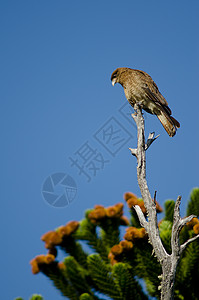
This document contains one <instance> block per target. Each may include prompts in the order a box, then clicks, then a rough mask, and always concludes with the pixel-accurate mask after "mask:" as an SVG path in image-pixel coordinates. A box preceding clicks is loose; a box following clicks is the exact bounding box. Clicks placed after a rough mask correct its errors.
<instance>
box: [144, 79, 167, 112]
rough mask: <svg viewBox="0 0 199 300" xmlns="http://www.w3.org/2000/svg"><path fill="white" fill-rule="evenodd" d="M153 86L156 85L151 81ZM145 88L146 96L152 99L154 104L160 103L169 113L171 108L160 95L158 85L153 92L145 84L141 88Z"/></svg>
mask: <svg viewBox="0 0 199 300" xmlns="http://www.w3.org/2000/svg"><path fill="white" fill-rule="evenodd" d="M153 84H154V86H155V87H157V85H156V84H155V82H153ZM143 89H144V90H145V93H146V94H147V96H148V98H149V99H150V100H152V101H154V102H155V103H156V104H160V105H162V106H163V107H164V109H165V110H166V111H167V113H168V114H169V115H171V110H170V108H169V107H168V103H167V101H166V100H165V98H164V97H163V96H162V94H161V93H160V92H159V90H158V87H157V89H156V90H154V91H153V92H152V91H151V89H150V88H149V87H148V86H147V87H144V88H143Z"/></svg>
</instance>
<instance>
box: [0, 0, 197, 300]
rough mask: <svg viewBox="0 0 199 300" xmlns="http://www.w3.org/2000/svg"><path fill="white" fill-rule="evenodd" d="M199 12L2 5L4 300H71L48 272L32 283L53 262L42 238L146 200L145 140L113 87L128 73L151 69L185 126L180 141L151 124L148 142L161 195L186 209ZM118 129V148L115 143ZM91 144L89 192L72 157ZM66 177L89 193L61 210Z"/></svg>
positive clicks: (150, 4) (191, 7)
mask: <svg viewBox="0 0 199 300" xmlns="http://www.w3.org/2000/svg"><path fill="white" fill-rule="evenodd" d="M160 2H161V3H160ZM198 12H199V3H198V1H196V0H195V1H194V0H193V1H190V2H187V1H124V2H121V1H117V0H115V1H112V0H110V1H104V0H103V1H73V2H72V1H63V0H60V1H50V0H48V1H46V0H43V1H22V0H19V1H1V5H0V31H1V47H0V60H1V70H0V76H1V78H0V81H1V91H0V96H1V118H0V122H1V134H2V136H1V159H2V163H1V184H2V187H1V239H2V243H1V273H2V274H1V298H2V299H4V300H10V299H13V298H15V297H17V296H22V297H24V299H28V297H29V296H30V295H31V294H32V293H41V294H42V295H43V296H44V298H45V300H54V299H56V300H61V299H63V297H61V296H60V295H59V294H58V292H57V291H56V290H55V288H54V287H52V285H51V284H50V283H49V281H48V280H47V279H46V278H45V277H44V276H43V275H41V274H39V275H36V276H33V275H32V274H31V270H30V266H29V261H30V259H31V258H33V257H34V256H35V255H38V254H41V253H46V250H45V249H44V245H43V242H41V241H40V236H41V235H42V234H43V233H45V232H46V231H48V230H51V229H54V228H55V227H57V226H59V225H62V224H65V223H66V222H68V221H69V220H80V219H81V218H82V217H83V213H84V210H85V209H86V208H89V207H93V206H94V205H95V204H104V205H107V206H108V205H113V204H114V203H116V202H121V201H123V193H124V192H126V191H132V192H134V193H136V194H137V195H138V196H140V192H139V188H138V185H137V180H136V160H135V158H134V157H132V156H131V155H130V153H129V150H128V147H135V146H136V138H135V134H136V131H135V128H134V125H133V124H131V123H130V122H129V121H128V120H127V119H125V117H124V115H122V114H121V112H120V111H119V109H120V108H121V107H122V106H123V105H124V104H125V101H126V100H125V96H124V93H123V89H122V88H121V86H119V85H116V86H115V87H114V88H113V87H112V85H111V82H110V76H111V73H112V72H113V70H114V69H116V68H117V67H122V66H127V67H131V68H137V69H141V70H144V71H146V72H148V73H149V74H150V75H151V76H152V78H153V79H154V81H155V82H156V83H157V84H158V86H159V89H160V91H161V92H162V94H163V95H164V96H165V98H166V99H167V101H168V103H169V106H170V107H171V109H172V111H173V115H174V116H175V117H176V118H177V119H178V120H179V121H180V123H181V128H180V129H179V130H178V132H177V135H176V136H175V137H174V138H170V137H169V136H168V135H167V133H166V132H165V131H164V129H163V128H162V126H161V124H160V123H159V121H158V120H157V118H156V117H155V116H150V115H147V116H146V115H145V116H146V132H147V134H148V133H149V132H150V131H156V133H157V134H161V136H160V138H159V140H158V141H157V142H155V143H154V144H153V145H152V147H151V148H150V149H149V150H148V152H147V174H148V175H147V177H148V182H149V186H150V190H151V193H152V194H153V193H154V190H157V191H158V193H157V198H158V201H159V202H160V203H163V202H164V201H165V200H166V199H176V197H177V196H178V195H179V194H181V195H182V197H183V198H182V201H183V202H182V214H183V213H184V212H185V207H186V201H187V199H188V196H189V193H190V191H191V189H192V188H193V187H195V186H198V185H199V182H198V178H199V176H198V168H199V164H198V150H199V139H198V137H199V134H198V130H199V114H198V112H199V100H198V86H199V79H198V78H199V71H198V70H199V58H198V57H199V39H198V28H199V20H198ZM126 108H128V107H126V106H125V107H124V108H122V109H123V110H125V109H126ZM118 126H119V127H118ZM111 128H112V129H113V128H114V130H115V131H116V133H114V134H115V141H116V142H115V143H114V142H113V141H112V144H110V143H109V142H110V141H108V140H106V141H105V138H109V136H108V135H107V136H106V137H104V140H103V133H106V132H107V130H108V129H109V130H111ZM103 130H104V131H103ZM117 133H118V135H117ZM119 135H122V136H120V137H119V138H120V140H119V138H118V136H119ZM103 141H104V145H103ZM86 142H88V143H87V144H85V143H86ZM85 145H87V146H90V147H91V148H92V149H91V150H95V152H93V156H92V157H91V156H89V158H90V165H89V162H88V163H87V162H86V163H85V165H84V167H85V168H84V171H85V172H86V171H87V172H88V173H89V174H90V175H89V176H90V182H89V183H88V182H87V180H89V177H88V176H87V177H86V175H85V174H83V173H81V175H79V171H78V168H77V166H71V160H70V159H69V157H71V158H72V159H73V160H75V159H77V160H78V163H79V164H80V163H81V164H82V162H83V161H82V162H80V150H82V151H83V149H84V147H86V146H85ZM104 146H107V147H108V149H107V147H106V148H105V147H104ZM78 150H79V152H78ZM81 154H82V152H81ZM84 154H85V153H84ZM97 155H98V156H97ZM102 158H103V159H104V160H105V161H106V162H105V163H104V165H103V161H102ZM94 163H95V165H96V164H98V165H97V166H98V169H97V170H94ZM102 168H103V169H102ZM60 172H62V173H67V174H69V175H70V176H71V177H72V178H73V179H74V180H75V182H76V185H77V195H76V197H75V199H74V201H73V202H72V203H70V204H69V205H67V206H65V207H62V208H55V207H53V206H51V205H49V204H48V203H47V202H46V201H45V200H44V198H43V196H42V193H41V190H42V188H43V183H44V181H45V179H46V178H47V177H48V176H50V175H52V174H54V173H60ZM94 172H96V174H95V175H96V176H94ZM56 188H57V190H56V192H57V193H61V192H62V191H61V187H60V186H57V187H56ZM127 211H128V210H127V209H126V212H127Z"/></svg>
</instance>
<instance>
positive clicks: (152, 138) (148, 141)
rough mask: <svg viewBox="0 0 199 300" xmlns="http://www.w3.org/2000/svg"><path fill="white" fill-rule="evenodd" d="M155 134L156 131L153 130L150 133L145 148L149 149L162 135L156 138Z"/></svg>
mask: <svg viewBox="0 0 199 300" xmlns="http://www.w3.org/2000/svg"><path fill="white" fill-rule="evenodd" d="M154 135H155V132H151V133H149V136H148V139H147V142H146V144H145V150H147V149H148V148H149V147H150V146H151V144H152V143H153V142H154V141H155V140H156V139H157V138H158V137H159V136H160V135H159V134H158V135H157V136H156V137H155V138H154Z"/></svg>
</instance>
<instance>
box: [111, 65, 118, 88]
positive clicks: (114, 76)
mask: <svg viewBox="0 0 199 300" xmlns="http://www.w3.org/2000/svg"><path fill="white" fill-rule="evenodd" d="M118 80H119V69H116V70H115V71H114V72H113V73H112V75H111V82H112V85H113V86H114V85H115V84H116V83H117V82H118Z"/></svg>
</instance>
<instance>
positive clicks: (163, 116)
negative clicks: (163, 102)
mask: <svg viewBox="0 0 199 300" xmlns="http://www.w3.org/2000/svg"><path fill="white" fill-rule="evenodd" d="M157 117H158V119H159V120H160V122H161V124H162V125H163V127H164V129H165V130H166V132H167V133H168V135H169V136H171V137H172V136H174V135H175V134H176V127H178V128H179V127H180V123H179V122H178V121H177V120H176V119H174V118H173V117H171V116H169V115H168V114H167V113H166V112H165V111H164V110H163V109H161V110H160V111H159V114H157Z"/></svg>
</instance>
